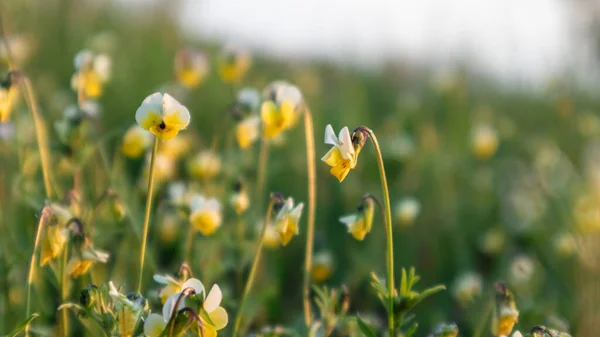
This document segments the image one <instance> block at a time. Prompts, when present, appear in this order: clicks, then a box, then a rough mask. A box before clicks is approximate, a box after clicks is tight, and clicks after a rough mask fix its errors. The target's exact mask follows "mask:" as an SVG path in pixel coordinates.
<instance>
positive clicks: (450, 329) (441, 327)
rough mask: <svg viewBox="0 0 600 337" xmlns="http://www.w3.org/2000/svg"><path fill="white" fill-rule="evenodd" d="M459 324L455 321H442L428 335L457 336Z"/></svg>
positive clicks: (438, 336) (434, 336)
mask: <svg viewBox="0 0 600 337" xmlns="http://www.w3.org/2000/svg"><path fill="white" fill-rule="evenodd" d="M456 336H458V326H457V325H456V324H455V323H441V324H438V325H437V326H436V327H435V329H434V330H433V331H432V332H431V334H429V336H428V337H456Z"/></svg>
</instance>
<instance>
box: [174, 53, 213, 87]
mask: <svg viewBox="0 0 600 337" xmlns="http://www.w3.org/2000/svg"><path fill="white" fill-rule="evenodd" d="M207 73H208V58H207V57H206V55H205V54H204V53H203V52H200V51H197V50H193V49H190V48H184V49H181V50H179V51H178V52H177V54H176V55H175V76H176V77H177V80H178V81H179V83H181V85H183V86H184V87H187V88H194V87H196V86H198V85H199V84H200V83H201V82H202V80H203V79H204V78H205V77H206V74H207Z"/></svg>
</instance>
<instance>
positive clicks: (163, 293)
mask: <svg viewBox="0 0 600 337" xmlns="http://www.w3.org/2000/svg"><path fill="white" fill-rule="evenodd" d="M154 281H156V282H158V283H160V284H162V285H164V288H162V289H161V290H160V293H159V294H158V297H160V302H161V303H162V304H165V303H166V302H167V299H169V297H171V296H172V295H173V294H175V293H180V292H181V290H182V289H183V288H182V285H183V284H184V282H181V281H178V280H176V279H175V278H174V277H172V276H170V275H154Z"/></svg>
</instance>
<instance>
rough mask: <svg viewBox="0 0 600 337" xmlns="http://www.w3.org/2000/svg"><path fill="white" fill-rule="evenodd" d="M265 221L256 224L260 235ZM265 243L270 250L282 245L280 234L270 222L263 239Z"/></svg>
mask: <svg viewBox="0 0 600 337" xmlns="http://www.w3.org/2000/svg"><path fill="white" fill-rule="evenodd" d="M264 221H265V220H261V221H259V222H257V223H256V231H257V232H258V233H259V234H260V233H261V231H262V227H263V224H264ZM263 243H264V245H265V247H268V248H277V247H279V246H280V245H281V242H280V241H279V233H277V230H276V229H275V226H274V225H273V223H271V222H269V223H268V224H267V230H266V231H265V236H264V237H263Z"/></svg>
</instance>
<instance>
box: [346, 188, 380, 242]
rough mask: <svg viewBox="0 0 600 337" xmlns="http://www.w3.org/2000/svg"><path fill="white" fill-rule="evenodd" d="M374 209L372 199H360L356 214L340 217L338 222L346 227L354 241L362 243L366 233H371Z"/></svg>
mask: <svg viewBox="0 0 600 337" xmlns="http://www.w3.org/2000/svg"><path fill="white" fill-rule="evenodd" d="M374 209H375V203H374V202H373V199H371V198H370V197H365V198H363V199H362V203H361V205H360V206H359V207H358V209H357V212H356V213H354V214H350V215H345V216H343V217H341V218H340V222H341V223H343V224H345V225H346V226H347V227H348V233H350V234H352V236H353V237H354V238H355V239H356V240H359V241H362V240H363V239H364V238H365V236H366V235H367V233H369V232H370V231H371V227H372V225H373V212H374Z"/></svg>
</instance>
